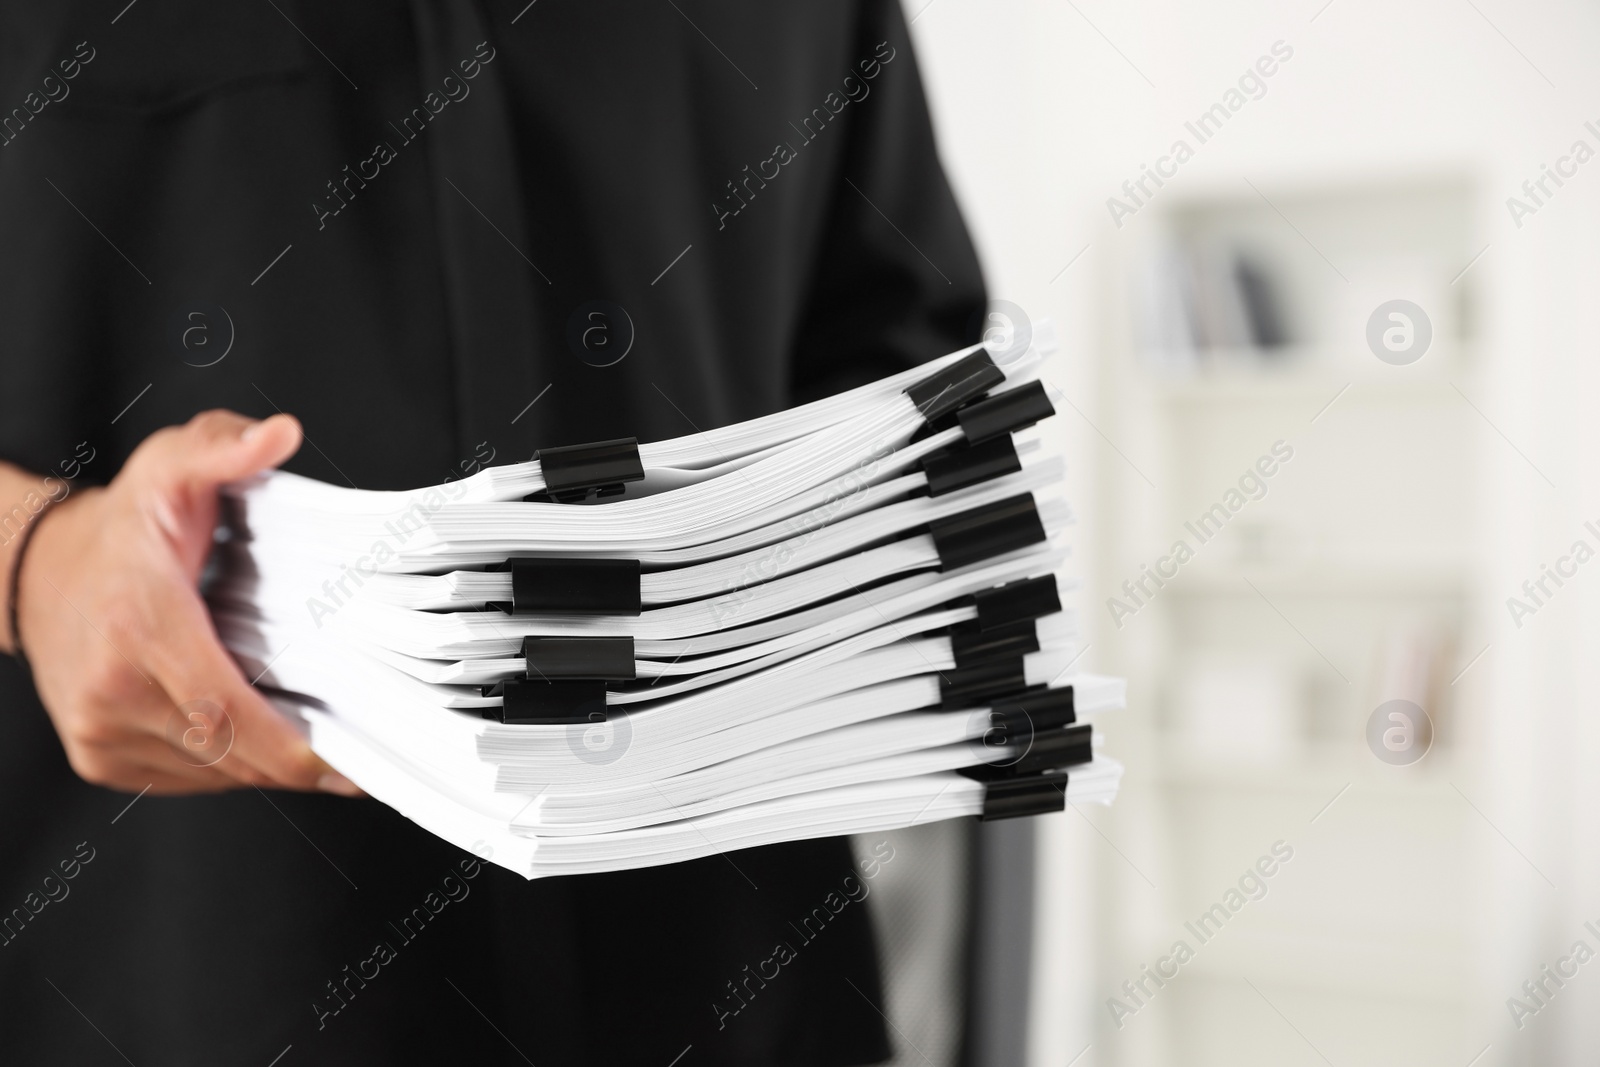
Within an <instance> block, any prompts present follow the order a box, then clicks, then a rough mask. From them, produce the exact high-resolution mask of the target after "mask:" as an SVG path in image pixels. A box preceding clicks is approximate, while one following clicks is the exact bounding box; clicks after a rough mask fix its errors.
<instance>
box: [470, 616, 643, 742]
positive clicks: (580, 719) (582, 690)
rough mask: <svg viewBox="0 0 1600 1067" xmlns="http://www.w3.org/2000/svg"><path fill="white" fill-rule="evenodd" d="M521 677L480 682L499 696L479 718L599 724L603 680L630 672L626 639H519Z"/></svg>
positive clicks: (488, 693) (630, 641)
mask: <svg viewBox="0 0 1600 1067" xmlns="http://www.w3.org/2000/svg"><path fill="white" fill-rule="evenodd" d="M522 658H523V660H524V662H525V664H526V670H525V677H522V678H512V679H509V680H507V681H504V682H497V683H496V684H494V685H490V686H484V687H483V690H482V692H483V695H484V696H486V697H495V696H497V697H501V698H502V699H503V704H502V706H501V707H498V708H484V709H483V717H484V718H486V719H496V718H498V719H499V721H500V722H503V723H506V724H508V725H524V726H560V725H571V724H576V723H590V722H604V721H605V717H606V683H607V682H625V681H632V680H633V679H634V677H635V676H636V669H635V666H634V659H633V638H632V637H541V636H534V635H529V636H527V637H524V638H523V639H522Z"/></svg>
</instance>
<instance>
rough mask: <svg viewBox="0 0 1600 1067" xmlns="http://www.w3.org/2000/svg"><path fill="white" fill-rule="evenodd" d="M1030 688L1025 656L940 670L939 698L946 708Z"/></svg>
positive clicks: (969, 705)
mask: <svg viewBox="0 0 1600 1067" xmlns="http://www.w3.org/2000/svg"><path fill="white" fill-rule="evenodd" d="M1037 688H1043V687H1042V686H1039V687H1037ZM1029 690H1030V687H1029V685H1028V674H1027V670H1026V668H1025V666H1024V664H1023V662H1022V657H1021V656H1011V657H1008V658H1006V659H995V660H989V661H988V662H985V663H979V664H978V665H976V666H973V667H965V668H957V669H955V670H952V671H940V672H939V702H940V706H941V707H944V708H970V707H974V706H978V705H983V704H987V703H989V702H990V701H992V700H995V699H996V698H998V697H1010V696H1012V695H1015V694H1021V693H1026V692H1028V691H1029Z"/></svg>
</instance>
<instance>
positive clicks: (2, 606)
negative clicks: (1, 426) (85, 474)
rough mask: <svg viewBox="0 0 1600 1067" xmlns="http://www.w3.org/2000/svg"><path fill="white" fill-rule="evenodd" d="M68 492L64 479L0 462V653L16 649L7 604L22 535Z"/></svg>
mask: <svg viewBox="0 0 1600 1067" xmlns="http://www.w3.org/2000/svg"><path fill="white" fill-rule="evenodd" d="M71 491H72V486H71V483H70V482H67V481H65V480H64V479H61V478H58V477H55V476H54V475H40V474H35V473H33V472H32V471H27V470H23V469H22V468H21V467H17V466H14V465H12V464H10V463H6V462H3V461H0V652H6V653H8V654H9V653H12V652H15V651H16V647H17V640H16V635H15V634H13V633H12V632H11V622H10V620H11V618H12V612H11V601H12V597H14V596H16V590H15V589H13V588H12V587H11V580H12V572H13V571H14V570H15V569H16V566H15V565H16V553H17V550H18V548H19V547H21V545H22V543H23V541H24V537H23V534H24V533H25V532H26V531H27V530H28V529H29V528H30V527H32V525H33V524H34V523H35V522H37V521H38V519H39V516H40V515H42V514H43V513H44V511H45V509H46V508H48V507H49V506H50V505H51V504H53V503H57V502H59V501H61V500H64V499H65V498H66V496H67V494H68V493H70V492H71Z"/></svg>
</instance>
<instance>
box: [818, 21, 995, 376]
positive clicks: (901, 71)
mask: <svg viewBox="0 0 1600 1067" xmlns="http://www.w3.org/2000/svg"><path fill="white" fill-rule="evenodd" d="M856 54H857V55H859V56H864V57H878V58H879V59H880V60H883V59H885V58H886V60H887V61H886V62H881V66H880V68H879V71H878V76H877V77H875V78H873V79H871V80H870V81H869V82H866V84H867V85H868V86H869V87H870V95H868V96H867V97H866V98H865V99H863V100H862V101H861V104H860V106H859V107H857V108H855V109H854V112H855V113H854V115H853V116H852V121H851V125H850V128H849V131H848V136H849V143H848V147H847V148H846V150H845V152H844V157H843V164H842V166H841V167H840V170H839V173H838V175H837V178H836V180H835V183H834V184H835V188H834V190H833V193H832V196H833V204H832V207H831V208H830V210H829V213H828V225H827V232H826V234H825V236H824V238H823V241H822V247H821V253H820V255H819V257H818V260H817V270H816V274H815V277H814V279H813V281H812V285H811V293H810V296H809V298H808V300H807V303H806V311H805V314H804V316H803V318H802V320H801V327H800V331H799V335H798V337H797V340H796V349H795V358H794V361H793V366H794V375H795V380H794V383H793V384H794V393H795V397H796V400H797V401H798V402H802V403H803V402H805V401H808V400H814V399H816V398H817V397H820V396H827V395H829V394H832V393H836V392H838V391H840V390H842V389H849V388H851V387H853V386H856V385H861V384H863V383H865V382H869V381H872V380H874V379H876V378H881V377H883V376H884V375H887V374H892V373H895V372H896V371H900V370H904V369H905V368H907V367H909V366H913V365H915V364H917V363H921V362H924V361H926V360H929V359H932V358H934V357H936V356H939V355H943V354H944V353H946V352H950V351H953V350H954V349H957V348H960V347H963V346H965V345H969V344H972V343H974V342H976V341H977V340H978V337H979V335H980V333H981V328H982V313H983V306H984V288H983V277H982V274H981V272H980V270H979V267H978V258H977V254H976V253H975V252H974V250H973V247H972V241H971V238H969V237H968V236H967V231H966V227H965V225H964V224H963V223H962V221H961V212H960V210H959V209H958V208H957V207H956V202H955V198H954V196H953V195H952V194H951V192H950V185H949V183H948V182H947V181H946V180H945V176H944V169H943V168H942V167H941V166H940V165H939V157H938V152H937V150H936V148H935V146H934V141H933V127H932V124H931V123H930V121H929V118H928V106H927V100H926V99H925V97H924V96H923V92H922V80H921V77H920V75H919V74H918V71H917V64H916V58H915V56H914V55H913V54H912V50H911V41H910V37H909V35H908V32H907V28H906V24H905V17H904V15H903V14H902V12H901V10H900V5H899V3H898V0H866V2H865V3H864V4H863V7H862V11H861V21H860V30H859V36H858V43H857V47H856ZM868 69H870V68H868Z"/></svg>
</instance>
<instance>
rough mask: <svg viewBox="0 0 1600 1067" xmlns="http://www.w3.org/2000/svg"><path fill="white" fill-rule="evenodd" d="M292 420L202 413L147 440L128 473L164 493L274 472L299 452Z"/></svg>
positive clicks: (288, 417) (298, 437) (298, 432)
mask: <svg viewBox="0 0 1600 1067" xmlns="http://www.w3.org/2000/svg"><path fill="white" fill-rule="evenodd" d="M301 439H302V434H301V430H300V423H299V422H298V421H297V420H296V419H295V418H294V416H292V415H285V414H282V413H280V414H277V415H273V416H272V417H271V418H269V419H265V420H260V421H258V420H256V419H251V418H248V417H246V416H244V415H240V414H237V413H236V412H232V411H223V410H220V409H218V410H214V411H205V412H201V413H200V414H199V415H196V416H195V417H194V418H192V419H190V420H189V421H188V422H187V423H185V424H184V425H182V426H172V427H168V428H167V429H164V430H158V431H157V432H156V433H153V434H151V435H150V437H149V438H147V439H146V440H145V441H144V443H143V444H141V445H140V446H139V447H138V449H136V450H135V452H134V454H133V455H132V456H131V457H130V458H129V460H128V468H129V469H130V470H132V471H134V472H135V473H136V474H137V475H138V476H141V477H143V478H145V479H146V480H148V481H150V482H151V483H152V484H156V485H159V486H163V487H167V488H176V487H178V486H180V485H181V486H183V487H185V488H189V489H196V488H206V487H211V488H214V487H216V486H218V485H221V484H222V483H224V482H231V481H236V480H238V479H240V478H246V477H249V476H250V475H252V474H256V473H259V472H260V471H264V470H268V469H270V468H272V467H276V466H278V465H279V464H280V463H282V462H284V461H285V460H287V459H288V458H289V457H290V456H292V455H294V454H295V452H296V451H297V450H298V449H299V448H300V441H301Z"/></svg>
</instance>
